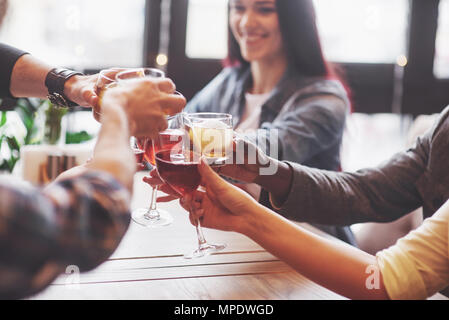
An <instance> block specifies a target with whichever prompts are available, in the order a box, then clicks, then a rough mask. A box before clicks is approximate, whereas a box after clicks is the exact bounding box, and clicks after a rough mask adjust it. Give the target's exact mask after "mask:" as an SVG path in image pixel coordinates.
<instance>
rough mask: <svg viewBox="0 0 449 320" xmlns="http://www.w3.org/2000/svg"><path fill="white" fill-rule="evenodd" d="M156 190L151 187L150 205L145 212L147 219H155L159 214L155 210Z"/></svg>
mask: <svg viewBox="0 0 449 320" xmlns="http://www.w3.org/2000/svg"><path fill="white" fill-rule="evenodd" d="M157 189H158V186H155V187H153V190H152V191H151V203H150V207H149V208H148V211H147V213H146V214H147V215H148V217H150V218H151V219H155V218H158V217H159V212H158V211H157V208H156V203H157V202H156V198H157V197H156V196H157Z"/></svg>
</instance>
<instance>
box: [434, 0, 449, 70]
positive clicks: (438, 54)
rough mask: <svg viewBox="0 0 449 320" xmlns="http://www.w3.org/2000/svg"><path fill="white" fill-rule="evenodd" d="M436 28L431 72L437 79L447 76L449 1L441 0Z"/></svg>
mask: <svg viewBox="0 0 449 320" xmlns="http://www.w3.org/2000/svg"><path fill="white" fill-rule="evenodd" d="M438 12H439V13H438V29H437V35H436V47H435V60H434V65H433V72H434V74H435V77H437V78H439V79H447V78H449V1H448V0H441V1H440V6H439V9H438Z"/></svg>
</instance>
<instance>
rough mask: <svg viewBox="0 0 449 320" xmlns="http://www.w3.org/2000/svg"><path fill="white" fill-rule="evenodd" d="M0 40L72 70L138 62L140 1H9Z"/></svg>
mask: <svg viewBox="0 0 449 320" xmlns="http://www.w3.org/2000/svg"><path fill="white" fill-rule="evenodd" d="M9 3H10V8H9V12H8V14H7V17H6V19H5V21H4V24H3V26H2V28H1V29H0V41H3V42H6V43H8V44H11V45H14V46H16V47H19V48H21V49H24V50H27V51H29V52H31V53H32V54H33V55H35V56H37V57H39V58H41V59H43V60H44V61H51V63H52V64H54V65H59V66H66V67H73V68H77V69H87V68H101V67H104V66H138V65H141V64H142V62H143V40H144V23H145V0H127V1H122V0H95V1H90V0H39V1H36V0H14V1H9Z"/></svg>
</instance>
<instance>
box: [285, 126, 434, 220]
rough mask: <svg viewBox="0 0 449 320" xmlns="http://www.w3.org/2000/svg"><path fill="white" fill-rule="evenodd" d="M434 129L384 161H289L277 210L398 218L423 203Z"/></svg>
mask: <svg viewBox="0 0 449 320" xmlns="http://www.w3.org/2000/svg"><path fill="white" fill-rule="evenodd" d="M432 134H433V130H430V131H429V132H427V133H426V134H425V135H424V136H422V137H420V138H418V140H417V142H416V145H415V146H414V147H413V148H411V149H409V150H407V151H405V152H401V153H398V154H396V155H394V156H393V157H392V158H391V159H390V160H389V161H386V162H384V163H383V164H381V165H380V166H378V167H376V168H372V169H364V170H359V171H356V172H354V173H349V172H331V171H325V170H318V169H312V168H308V167H305V166H301V165H298V164H295V163H289V165H290V166H291V168H292V170H293V181H292V186H291V189H290V194H289V195H288V198H287V200H286V202H285V203H283V204H282V206H281V207H280V208H278V209H279V210H278V211H279V212H280V213H281V214H282V215H284V216H286V217H288V218H290V219H294V220H298V221H306V222H311V223H322V224H333V225H350V224H353V223H359V222H369V221H371V222H388V221H393V220H396V219H398V218H400V217H402V216H403V215H404V214H407V213H409V212H411V211H412V210H414V209H416V208H418V207H420V206H421V205H422V198H421V195H420V193H419V191H418V189H417V187H416V186H417V183H418V181H419V179H420V177H421V176H422V175H423V173H424V172H425V169H426V166H427V162H428V155H429V149H430V141H431V137H432Z"/></svg>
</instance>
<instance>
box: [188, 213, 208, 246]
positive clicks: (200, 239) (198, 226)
mask: <svg viewBox="0 0 449 320" xmlns="http://www.w3.org/2000/svg"><path fill="white" fill-rule="evenodd" d="M190 210H191V211H192V212H193V213H194V214H195V208H194V206H193V205H191V206H190ZM195 228H196V235H197V236H198V246H199V247H200V248H201V247H202V246H204V245H205V244H207V242H206V239H205V238H204V234H203V229H202V228H201V222H200V219H199V218H196V226H195Z"/></svg>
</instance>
